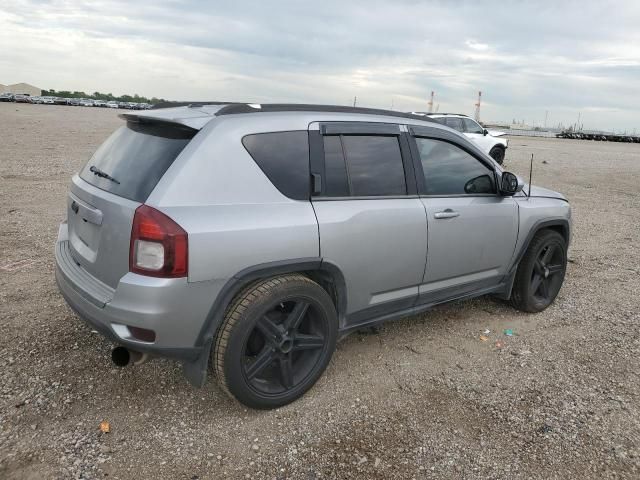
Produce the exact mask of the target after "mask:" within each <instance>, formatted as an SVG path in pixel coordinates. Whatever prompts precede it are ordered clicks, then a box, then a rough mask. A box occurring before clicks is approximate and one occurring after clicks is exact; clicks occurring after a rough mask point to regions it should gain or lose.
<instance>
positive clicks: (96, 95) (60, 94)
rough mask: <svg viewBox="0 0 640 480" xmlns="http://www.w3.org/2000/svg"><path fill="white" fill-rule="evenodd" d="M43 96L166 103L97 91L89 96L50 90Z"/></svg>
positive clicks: (158, 99) (76, 92) (161, 100)
mask: <svg viewBox="0 0 640 480" xmlns="http://www.w3.org/2000/svg"><path fill="white" fill-rule="evenodd" d="M42 95H44V96H52V97H64V98H92V99H94V100H105V101H110V100H114V101H117V102H135V103H143V102H144V103H152V104H154V103H158V102H164V101H166V100H164V99H162V98H156V97H153V98H152V99H149V98H147V97H142V96H140V95H138V94H137V93H135V94H134V95H133V96H131V95H120V96H116V95H114V94H113V93H101V92H97V91H96V92H93V94H91V95H89V94H87V93H85V92H79V91H73V92H71V91H69V90H54V89H50V90H42Z"/></svg>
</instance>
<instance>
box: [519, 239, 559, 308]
mask: <svg viewBox="0 0 640 480" xmlns="http://www.w3.org/2000/svg"><path fill="white" fill-rule="evenodd" d="M566 270H567V243H566V242H565V239H564V237H563V236H562V235H560V234H559V233H558V232H555V231H553V230H542V231H540V232H538V233H536V235H535V236H534V237H533V240H532V241H531V243H530V244H529V248H527V251H526V253H525V254H524V257H522V260H520V264H519V265H518V270H517V271H516V278H515V281H514V284H513V290H512V292H511V303H512V305H513V306H514V307H515V308H517V309H518V310H522V311H523V312H531V313H535V312H541V311H542V310H544V309H546V308H547V307H548V306H549V305H551V303H552V302H553V301H554V300H555V298H556V296H557V295H558V292H559V291H560V288H561V287H562V283H563V281H564V275H565V272H566Z"/></svg>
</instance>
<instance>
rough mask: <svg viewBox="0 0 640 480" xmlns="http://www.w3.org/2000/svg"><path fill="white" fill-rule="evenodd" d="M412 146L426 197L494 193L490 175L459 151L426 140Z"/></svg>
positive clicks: (468, 156) (446, 144)
mask: <svg viewBox="0 0 640 480" xmlns="http://www.w3.org/2000/svg"><path fill="white" fill-rule="evenodd" d="M416 143H417V145H418V151H419V152H420V160H421V162H422V169H423V170H424V177H425V184H426V194H427V195H464V194H467V195H473V194H480V193H496V187H495V182H494V177H493V172H492V171H491V170H490V169H489V168H488V167H486V166H485V165H484V164H482V163H481V162H480V161H479V160H477V159H476V158H474V157H473V156H471V155H470V154H468V153H467V152H465V151H464V150H462V149H461V148H459V147H457V146H455V145H453V144H451V143H448V142H444V141H442V140H433V139H430V138H416Z"/></svg>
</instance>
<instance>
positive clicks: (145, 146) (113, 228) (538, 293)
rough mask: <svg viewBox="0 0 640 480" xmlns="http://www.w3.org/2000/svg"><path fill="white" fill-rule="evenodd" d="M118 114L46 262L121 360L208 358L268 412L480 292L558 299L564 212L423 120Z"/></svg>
mask: <svg viewBox="0 0 640 480" xmlns="http://www.w3.org/2000/svg"><path fill="white" fill-rule="evenodd" d="M121 117H122V118H123V119H124V120H125V121H126V122H127V123H126V125H125V126H122V127H121V128H120V129H118V130H116V132H115V133H114V134H113V135H112V136H111V137H109V139H108V140H106V141H105V142H104V143H103V144H102V146H100V147H99V148H98V150H97V151H96V152H95V154H94V155H93V156H92V157H91V159H90V160H89V161H88V162H87V164H86V165H85V167H84V168H83V169H82V170H81V171H80V173H79V175H75V176H74V177H73V179H72V181H71V187H70V190H69V193H68V194H67V220H66V221H64V222H63V223H62V224H61V225H60V228H59V233H58V240H57V242H56V247H55V252H56V253H55V257H56V279H57V282H58V285H59V288H60V291H61V292H62V294H63V296H64V298H65V299H66V300H67V302H68V303H69V304H70V305H71V306H72V308H73V310H75V311H76V312H77V313H78V314H79V315H80V316H81V317H82V318H83V319H85V320H86V321H87V322H88V323H90V324H91V325H92V326H93V328H95V329H96V330H97V331H99V332H101V333H102V334H104V335H106V336H107V337H109V338H110V339H112V340H113V341H114V342H115V343H116V344H117V345H119V347H117V348H115V349H114V350H113V352H112V359H113V361H114V363H116V365H120V366H124V365H127V364H129V363H141V362H143V361H145V359H146V358H147V357H148V356H149V355H152V356H160V357H161V356H165V357H172V358H174V359H178V360H180V361H182V363H183V372H184V373H185V375H186V377H187V378H188V379H189V380H190V381H191V382H192V383H193V384H194V385H198V386H201V385H202V384H203V383H204V381H205V379H206V374H207V371H208V368H207V365H208V363H209V361H211V363H212V366H213V369H214V370H215V375H216V378H217V379H218V381H219V383H220V385H221V387H222V389H223V390H224V391H225V392H226V393H228V394H229V395H231V396H233V397H235V398H236V399H238V400H239V401H240V402H242V403H244V404H245V405H247V406H250V407H253V408H276V407H279V406H282V405H285V404H287V403H290V402H292V401H294V400H295V399H296V398H298V397H300V396H301V395H303V394H304V393H305V392H306V391H307V390H308V389H309V388H311V387H312V386H313V384H314V383H315V382H316V380H318V378H319V377H320V375H322V372H323V371H324V369H325V368H326V366H327V364H328V363H329V361H330V359H331V356H332V354H333V351H334V349H335V346H336V341H337V340H338V338H339V337H343V336H345V335H347V334H348V333H349V332H352V331H355V330H358V329H360V328H363V327H365V326H371V325H376V324H378V323H380V322H382V321H386V320H390V319H396V318H401V317H404V316H409V315H416V314H420V313H423V312H425V311H427V310H428V309H430V308H432V307H433V306H434V305H437V304H440V303H444V302H448V301H453V300H460V299H463V298H472V297H477V296H480V295H486V294H493V295H496V296H499V297H500V298H502V299H505V300H506V299H510V300H511V303H512V305H513V306H514V307H515V308H517V309H518V310H521V311H524V312H540V311H542V310H544V309H546V308H547V307H548V306H549V305H550V304H551V303H552V302H553V301H554V299H555V298H556V296H557V294H558V292H559V291H560V288H561V286H562V283H563V280H564V275H565V271H566V266H567V249H568V247H569V242H570V238H571V207H570V205H569V202H568V201H567V200H566V198H565V197H564V196H563V195H562V194H560V193H557V192H554V191H551V190H547V189H544V188H539V187H535V186H529V187H528V188H527V193H524V192H523V187H524V182H523V181H522V180H521V179H520V178H518V177H517V176H516V175H514V174H512V173H509V172H506V171H504V170H503V169H502V167H500V165H498V164H497V163H496V161H494V160H493V159H491V157H489V156H488V155H487V154H486V153H484V152H483V151H482V150H480V149H479V148H478V146H477V144H475V143H473V142H471V141H470V139H469V138H468V137H466V136H465V135H463V134H461V133H459V132H457V131H455V130H452V129H451V128H447V127H445V126H443V125H441V124H439V123H438V122H436V121H434V120H432V119H429V118H427V117H425V116H416V115H411V114H403V113H400V112H393V111H386V110H373V109H365V108H351V107H336V106H322V105H247V104H232V105H202V104H200V105H194V106H190V107H177V108H167V109H159V110H152V111H145V112H127V113H124V114H122V115H121ZM202 179H206V181H203V180H202ZM427 245H428V249H427ZM140 381H142V378H140Z"/></svg>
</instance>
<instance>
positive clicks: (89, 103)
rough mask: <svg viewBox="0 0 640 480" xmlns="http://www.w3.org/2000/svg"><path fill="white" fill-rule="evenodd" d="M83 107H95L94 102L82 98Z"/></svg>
mask: <svg viewBox="0 0 640 480" xmlns="http://www.w3.org/2000/svg"><path fill="white" fill-rule="evenodd" d="M80 106H81V107H93V100H92V99H90V98H81V99H80Z"/></svg>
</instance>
